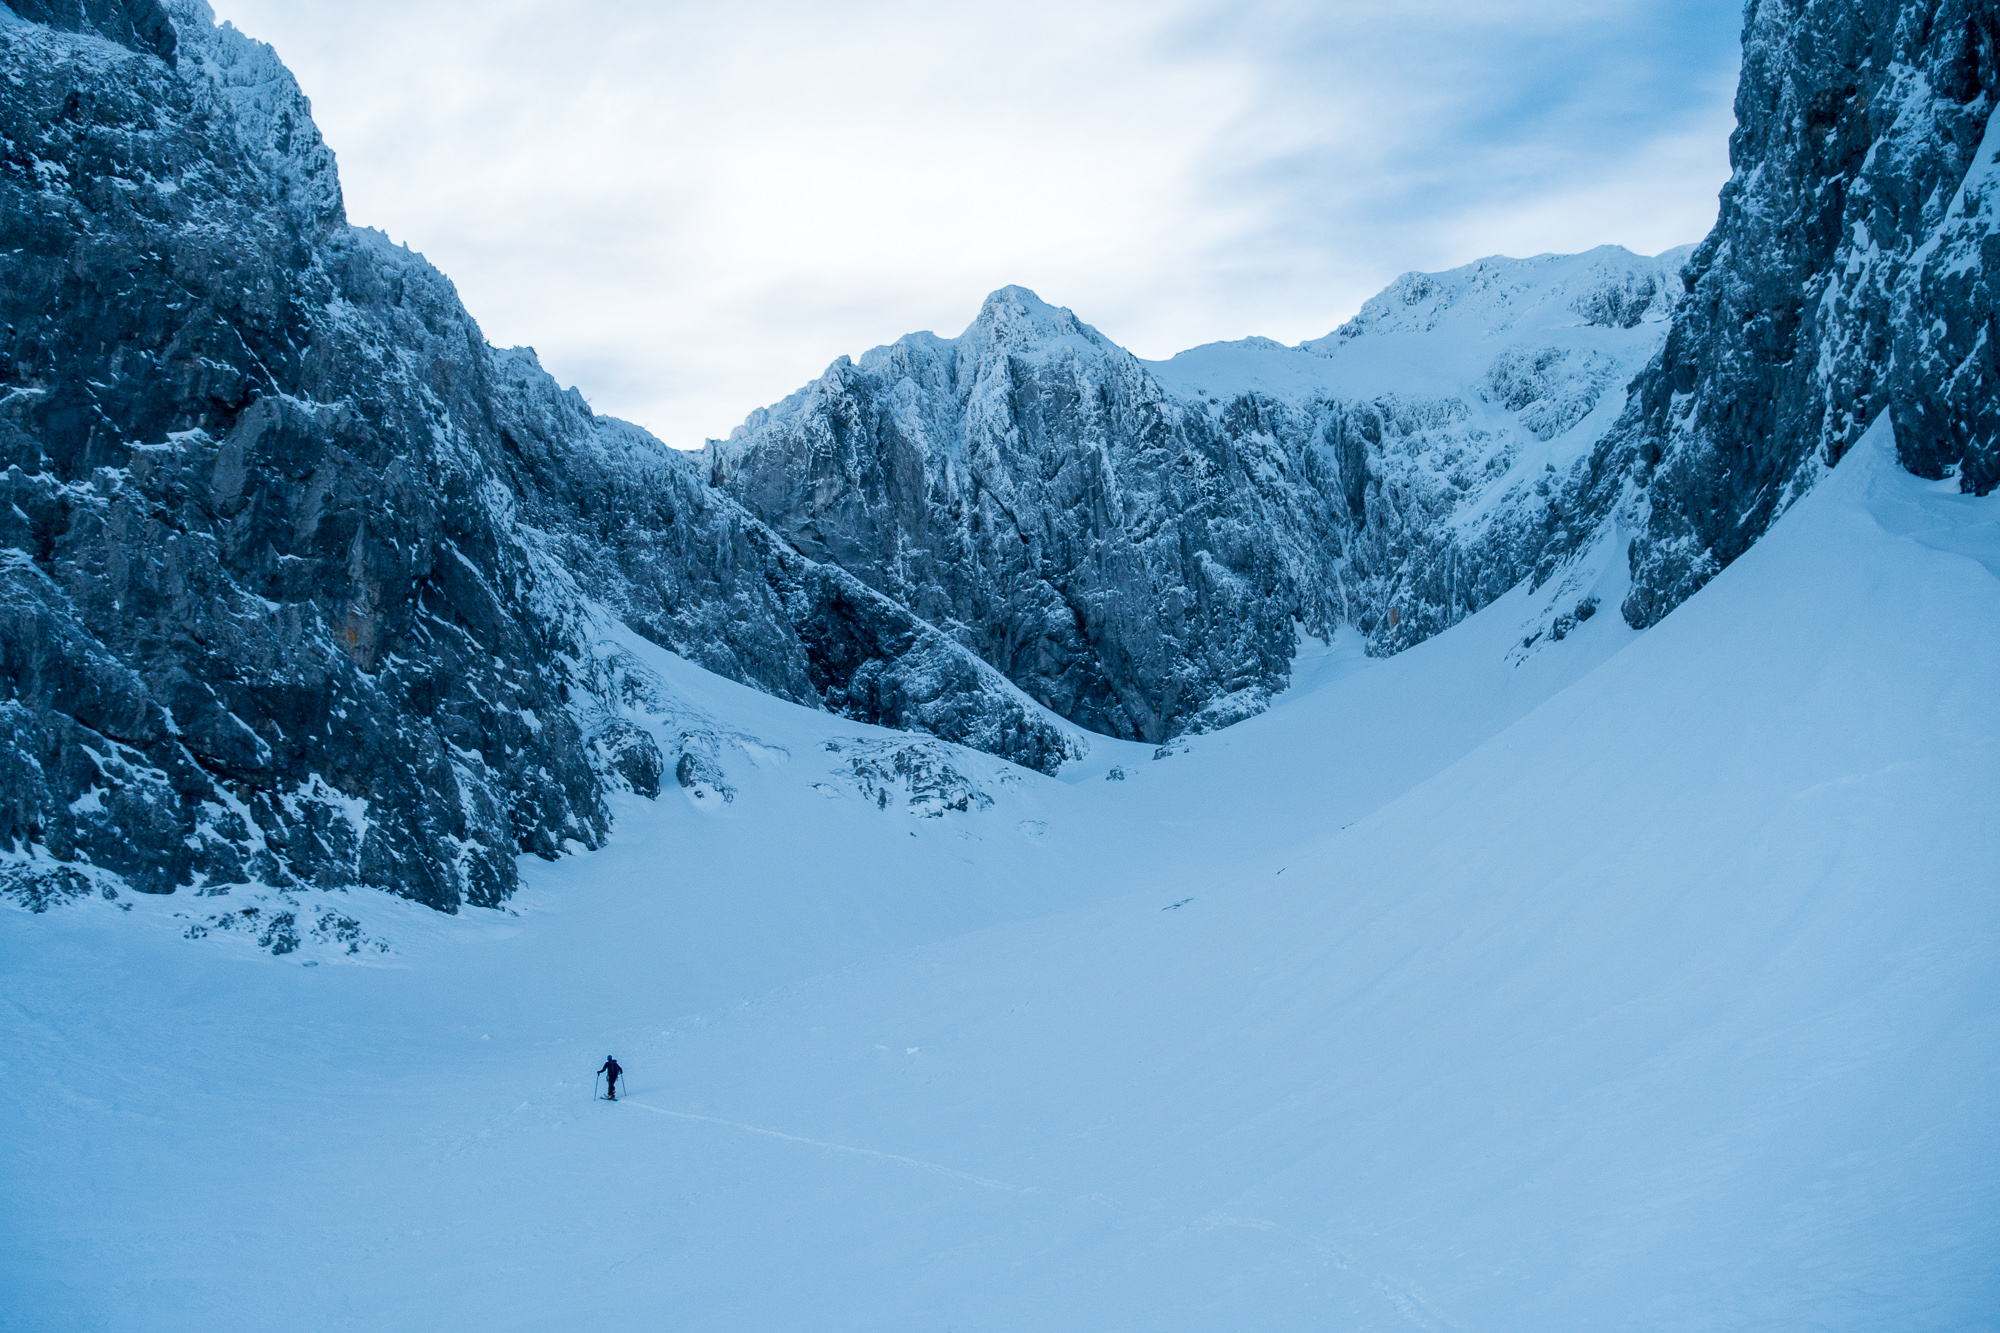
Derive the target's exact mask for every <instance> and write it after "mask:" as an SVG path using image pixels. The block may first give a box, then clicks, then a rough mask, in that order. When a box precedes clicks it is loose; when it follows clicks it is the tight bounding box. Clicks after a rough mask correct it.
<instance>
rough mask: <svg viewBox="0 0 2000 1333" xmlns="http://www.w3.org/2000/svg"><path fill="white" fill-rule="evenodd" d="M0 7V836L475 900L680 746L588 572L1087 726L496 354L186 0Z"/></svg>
mask: <svg viewBox="0 0 2000 1333" xmlns="http://www.w3.org/2000/svg"><path fill="white" fill-rule="evenodd" d="M19 12H20V13H21V14H22V15H24V16H25V17H26V18H28V19H31V20H38V21H35V22H21V21H19V20H18V19H15V18H13V17H11V16H10V17H8V19H7V20H6V21H5V22H4V23H0V61H4V63H5V65H6V68H7V70H8V72H9V77H8V79H7V80H6V81H5V82H4V83H0V136H4V144H0V148H4V152H0V241H4V244H0V306H4V308H5V320H4V327H5V333H4V339H3V340H0V776H4V778H5V783H4V796H0V850H20V849H25V850H26V851H27V852H29V853H30V854H31V855H32V856H34V857H35V858H38V859H43V860H48V861H50V862H52V863H61V864H76V865H89V866H93V867H96V868H98V869H102V870H104V871H107V872H111V873H114V874H116V875H118V876H122V877H123V878H124V879H125V880H126V881H127V882H129V883H130V884H131V885H132V886H134V887H138V888H142V889H146V890H151V891H168V890H172V889H174V888H176V887H180V886H194V887H197V888H200V889H202V890H204V891H212V890H215V889H218V888H222V887H225V886H228V885H231V884H244V883H250V882H261V883H263V884H266V885H269V886H273V887H275V888H278V889H285V888H288V887H289V886H292V885H294V884H297V883H301V882H303V883H307V884H312V885H317V886H321V887H338V886H341V885H347V884H368V885H377V886H380V887H383V888H388V889H392V890H394V891H396V892H399V893H403V894H407V895H409V896H411V897H415V898H417V899H419V900H421V901H423V902H426V903H430V904H432V905H434V906H438V907H446V908H449V907H453V906H455V905H456V904H458V903H460V902H472V903H481V904H491V903H494V902H497V901H499V900H501V899H503V898H505V897H506V896H507V895H508V893H510V892H511V890H512V886H513V884H514V882H515V873H516V871H515V858H516V857H517V856H518V855H519V854H520V853H521V852H523V851H532V852H537V853H540V854H542V855H545V856H553V855H557V854H559V853H560V852H561V851H562V850H563V849H565V848H576V847H586V848H587V847H593V846H596V845H598V844H599V843H600V842H601V841H602V839H603V837H604V835H605V833H606V831H607V828H608V815H607V808H606V806H605V803H604V799H603V793H604V790H605V788H606V786H607V785H615V786H619V787H628V788H631V789H633V790H637V791H641V792H646V791H648V790H649V789H650V790H654V791H656V790H657V789H658V783H659V779H660V777H661V776H662V775H663V773H664V771H665V768H666V764H667V759H666V756H664V755H653V754H648V753H647V752H646V749H645V745H644V743H643V742H642V741H641V739H640V738H638V737H637V736H636V735H634V734H632V733H629V732H627V731H624V730H621V729H620V728H619V727H618V726H616V725H612V724H611V721H609V720H607V718H606V717H605V716H603V715H602V710H601V708H600V707H599V705H598V703H597V702H596V698H597V696H595V695H594V694H593V693H592V691H591V689H590V688H589V684H590V680H589V678H590V676H591V667H590V664H589V663H590V645H591V644H592V642H593V641H594V638H595V619H594V618H595V617H597V616H598V615H599V614H601V613H603V612H605V611H607V610H608V612H609V613H611V614H614V615H617V616H619V617H622V618H623V619H625V620H626V621H627V622H628V623H629V624H631V625H632V626H634V627H635V628H637V629H639V630H640V631H641V632H642V633H645V634H647V635H649V636H651V637H652V638H654V639H655V640H656V641H657V642H659V643H661V644H664V645H666V646H668V647H671V648H674V649H676V650H679V651H682V652H685V653H686V654H687V655H689V656H690V657H693V658H694V659H695V660H697V661H699V662H701V663H702V664H703V665H705V666H709V667H711V668H713V669H715V670H717V671H720V672H722V673H724V674H727V675H730V676H733V677H735V678H736V679H739V680H742V681H745V682H748V683H751V684H755V685H757V686H760V687H762V688H764V689H767V690H770V691H772V692H774V693H777V694H781V695H784V696H785V697H788V698H792V699H795V700H798V701H800V702H804V703H809V704H813V705H822V706H826V707H831V708H833V709H835V710H837V711H841V712H844V713H846V714H848V715H849V716H852V717H855V718H858V719H861V720H866V721H870V722H883V723H887V724H889V725H892V726H903V727H921V728H928V729H931V730H933V731H935V732H937V733H938V734H940V735H944V736H948V737H950V738H951V739H954V740H963V741H966V742H968V743H971V744H976V745H980V746H982V747H984V748H987V749H990V750H992V751H994V752H995V753H998V754H1001V755H1004V756H1006V757H1009V758H1013V759H1018V760H1020V761H1021V762H1024V763H1028V764H1032V765H1036V766H1039V767H1044V768H1053V767H1055V766H1056V765H1057V764H1059V763H1061V762H1062V761H1063V759H1064V758H1065V757H1066V756H1067V755H1069V754H1070V753H1072V752H1073V750H1074V742H1072V741H1071V740H1070V739H1069V738H1068V736H1067V735H1066V734H1065V733H1064V732H1063V731H1062V730H1061V728H1059V727H1058V726H1056V725H1055V724H1053V723H1051V722H1050V721H1049V720H1048V719H1046V718H1045V717H1044V716H1042V715H1041V714H1040V713H1039V712H1038V711H1037V710H1036V709H1035V708H1034V706H1033V705H1032V704H1031V703H1030V702H1029V701H1027V700H1026V699H1025V698H1023V697H1022V696H1021V695H1020V693H1019V692H1018V691H1017V690H1015V689H1014V688H1013V687H1012V686H1011V685H1008V684H1007V683H1006V682H1005V681H1004V680H1003V679H1002V678H1001V677H1000V676H999V675H998V674H997V673H995V672H994V671H993V670H992V669H991V668H990V667H987V666H985V665H984V664H983V663H981V662H979V661H978V660H977V659H976V658H974V657H973V656H972V655H971V654H969V653H968V652H966V651H965V650H963V649H962V648H960V647H958V646H957V645H955V644H954V643H952V642H951V641H950V640H949V639H948V638H946V637H945V636H944V635H943V634H940V633H939V632H937V631H936V630H935V629H933V628H931V627H930V626H928V625H926V624H924V623H923V622H922V621H921V620H920V619H918V618H917V617H916V616H914V615H912V614H911V613H910V612H909V611H908V610H907V609H906V608H904V607H902V606H899V605H897V604H895V603H893V602H891V601H889V600H888V599H886V598H884V597H882V596H880V595H879V594H876V593H874V592H871V591H870V590H868V589H867V588H865V587H863V586H862V585H861V584H860V583H859V582H858V581H856V580H855V579H853V578H852V577H851V576H849V575H846V574H844V573H842V572H841V571H839V570H835V569H827V568H823V567H821V566H819V565H817V564H815V563H814V562H813V561H811V560H808V559H806V558H804V557H802V556H800V555H799V554H798V553H797V552H795V551H792V550H790V549H789V548H787V547H786V546H785V544H784V543H783V542H782V541H781V540H780V539H778V538H777V537H776V536H775V535H773V534H772V533H771V532H770V531H769V530H768V529H767V528H765V527H764V526H763V525H762V524H760V523H759V522H758V521H757V520H756V519H754V518H753V517H751V516H750V515H749V514H747V513H745V512H744V511H743V510H742V509H741V508H740V507H739V506H737V505H736V504H734V503H733V502H731V501H729V500H727V499H726V498H724V497H722V496H720V495H718V494H716V493H715V492H714V491H713V490H711V489H710V488H708V487H707V486H706V485H705V484H703V482H702V480H701V478H700V476H699V475H698V474H697V473H696V472H695V471H694V470H692V469H691V468H690V467H689V466H688V465H687V464H686V462H685V460H683V459H681V458H680V457H679V456H677V455H674V454H673V453H672V451H670V450H667V449H666V448H664V447H663V446H661V445H660V444H659V443H658V441H655V440H652V439H651V438H650V437H648V436H646V435H645V434H644V432H642V431H639V430H637V429H636V428H634V427H631V426H628V425H625V424H624V423H620V422H615V421H609V420H606V419H603V418H599V417H596V416H594V415H593V414H592V413H591V411H590V409H589V408H588V406H587V405H586V404H585V403H584V402H583V400H582V399H581V398H580V397H579V396H577V395H576V394H575V393H574V392H567V393H565V392H563V391H562V390H561V389H560V388H559V387H558V386H557V385H556V384H555V382H554V381H553V380H552V379H550V378H549V376H548V375H547V374H545V373H544V372H543V371H542V370H541V368H540V366H539V365H538V364H537V363H536V361H535V359H534V356H533V353H532V352H529V351H526V350H524V349H517V350H516V351H513V352H496V351H494V350H493V349H492V348H490V347H488V346H487V345H486V343H485V341H484V339H483V338H482V337H481V336H480V333H479V329H478V327H477V325H476V324H474V322H473V321H472V319H471V318H470V317H469V316H468V315H467V314H466V312H465V310H464V308H463V307H462V306H461V305H460V303H459V301H458V298H457V294H456V293H455V292H454V290H453V289H452V286H451V284H450V283H449V282H448V281H447V280H446V279H445V278H444V277H443V276H442V275H441V274H439V273H438V272H437V271H436V270H434V269H432V268H431V267H430V266H429V265H428V264H427V263H425V262H424V261H423V259H422V258H421V257H420V256H418V255H415V254H412V253H410V252H409V251H407V250H404V249H401V248H399V247H397V246H394V245H392V244H390V243H389V242H388V241H387V239H386V238H384V237H382V236H381V235H379V234H378V233H375V232H371V231H367V230H362V229H356V228H351V227H349V226H347V225H346V222H345V220H344V217H343V212H342V207H341V200H340V193H339V185H338V178H337V176H336V174H335V171H334V164H333V157H332V154H331V153H330V152H329V151H328V150H327V148H326V147H325V145H324V144H323V143H322V142H321V141H320V139H319V135H318V133H317V131H316V130H315V129H314V128H313V125H312V120H311V114H310V107H309V106H308V104H307V102H306V100H305V98H304V97H303V95H302V94H301V93H300V92H299V90H298V87H297V85H296V84H295V83H294V82H293V81H292V79H291V76H290V75H289V74H288V73H287V72H286V71H285V69H284V67H283V65H282V64H280V63H279V62H278V60H277V58H276V56H275V55H274V54H273V53H272V52H271V51H270V50H269V49H268V48H266V47H264V46H262V45H260V44H259V43H256V42H253V41H251V40H250V39H248V38H246V37H244V36H243V35H242V34H240V33H238V32H237V31H236V30H235V29H233V28H226V27H225V28H218V27H216V26H215V25H214V23H213V21H212V16H211V15H210V14H209V12H208V10H207V8H206V6H205V5H203V4H201V3H200V0H173V3H172V4H171V5H169V6H166V7H162V6H160V5H158V4H155V3H153V2H152V0H119V2H118V3H110V2H109V0H107V3H103V4H97V3H92V4H89V5H83V6H76V5H67V6H60V5H52V6H41V5H28V6H25V7H19Z"/></svg>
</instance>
